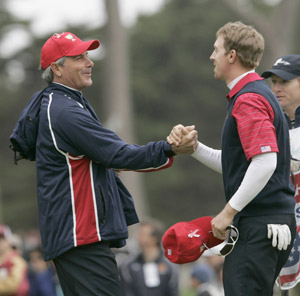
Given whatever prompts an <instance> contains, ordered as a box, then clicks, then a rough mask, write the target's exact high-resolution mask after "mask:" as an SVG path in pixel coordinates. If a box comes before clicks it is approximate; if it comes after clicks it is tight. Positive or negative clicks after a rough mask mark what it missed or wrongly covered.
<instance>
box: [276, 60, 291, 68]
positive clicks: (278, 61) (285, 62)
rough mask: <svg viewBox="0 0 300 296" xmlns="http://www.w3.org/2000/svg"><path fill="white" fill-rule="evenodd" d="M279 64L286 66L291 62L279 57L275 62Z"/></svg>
mask: <svg viewBox="0 0 300 296" xmlns="http://www.w3.org/2000/svg"><path fill="white" fill-rule="evenodd" d="M279 64H282V65H286V66H287V65H290V63H289V62H287V61H285V60H283V59H282V58H280V59H278V60H277V61H276V62H275V63H274V66H277V65H279Z"/></svg>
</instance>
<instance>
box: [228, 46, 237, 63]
mask: <svg viewBox="0 0 300 296" xmlns="http://www.w3.org/2000/svg"><path fill="white" fill-rule="evenodd" d="M236 59H237V54H236V50H235V49H231V50H230V52H229V53H228V61H229V63H230V64H233V63H234V62H235V61H236Z"/></svg>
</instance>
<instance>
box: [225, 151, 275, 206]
mask: <svg viewBox="0 0 300 296" xmlns="http://www.w3.org/2000/svg"><path fill="white" fill-rule="evenodd" d="M276 166H277V153H276V152H270V153H263V154H259V155H255V156H253V157H252V160H251V163H250V165H249V167H248V169H247V171H246V174H245V176H244V179H243V181H242V183H241V185H240V187H239V189H238V190H237V191H236V193H235V194H234V195H233V196H232V197H231V199H230V200H229V204H230V206H231V207H233V208H234V209H235V210H237V211H241V210H242V209H243V208H244V207H245V206H246V205H247V204H248V203H249V202H250V201H251V200H252V199H254V197H255V196H256V195H257V194H258V193H259V192H260V191H261V190H262V189H263V188H264V187H265V186H266V184H267V183H268V181H269V179H270V178H271V176H272V175H273V173H274V171H275V169H276Z"/></svg>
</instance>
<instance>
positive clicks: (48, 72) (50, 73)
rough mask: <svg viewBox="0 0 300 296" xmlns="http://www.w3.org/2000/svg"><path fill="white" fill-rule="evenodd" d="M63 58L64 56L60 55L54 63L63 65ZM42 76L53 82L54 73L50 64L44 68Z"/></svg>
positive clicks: (64, 58)
mask: <svg viewBox="0 0 300 296" xmlns="http://www.w3.org/2000/svg"><path fill="white" fill-rule="evenodd" d="M65 60H66V57H62V58H60V59H58V60H57V61H56V63H57V64H59V65H61V66H63V65H64V63H65ZM42 78H43V79H44V80H45V81H46V82H48V83H51V82H53V79H54V74H53V71H52V69H51V65H50V66H49V67H47V68H46V69H45V70H44V72H43V73H42Z"/></svg>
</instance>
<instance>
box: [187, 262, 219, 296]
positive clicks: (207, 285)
mask: <svg viewBox="0 0 300 296" xmlns="http://www.w3.org/2000/svg"><path fill="white" fill-rule="evenodd" d="M214 278H215V271H214V269H213V268H212V267H211V266H210V265H208V264H206V263H203V262H202V263H197V264H196V265H195V266H194V267H193V269H192V272H191V286H192V288H193V289H194V290H195V291H196V296H219V295H222V294H220V291H219V290H218V289H217V288H216V286H215V283H214Z"/></svg>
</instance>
